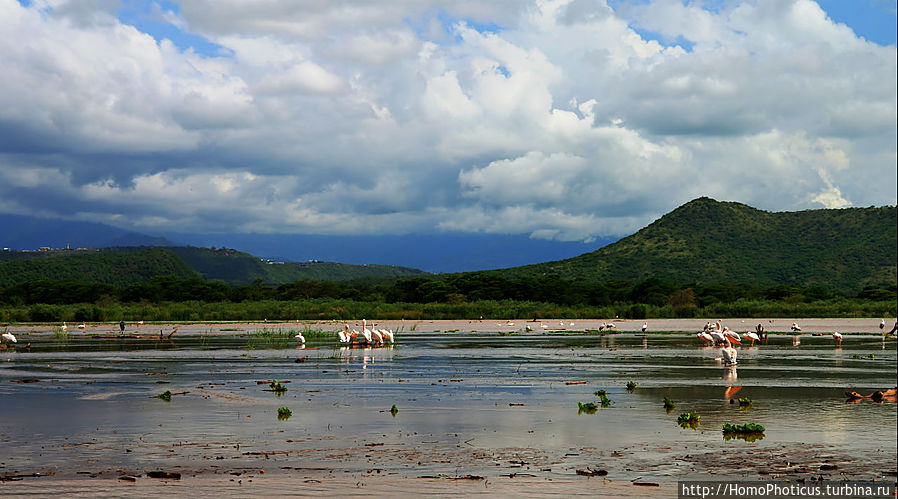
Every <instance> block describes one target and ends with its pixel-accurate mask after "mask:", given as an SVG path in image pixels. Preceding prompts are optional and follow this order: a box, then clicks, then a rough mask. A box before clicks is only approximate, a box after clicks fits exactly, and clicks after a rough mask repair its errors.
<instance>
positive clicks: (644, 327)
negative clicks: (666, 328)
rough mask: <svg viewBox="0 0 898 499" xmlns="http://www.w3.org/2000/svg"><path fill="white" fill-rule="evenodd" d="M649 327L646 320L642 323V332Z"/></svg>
mask: <svg viewBox="0 0 898 499" xmlns="http://www.w3.org/2000/svg"><path fill="white" fill-rule="evenodd" d="M648 328H649V324H648V323H647V322H643V323H642V332H643V333H644V332H645V330H646V329H648Z"/></svg>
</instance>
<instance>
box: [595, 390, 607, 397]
mask: <svg viewBox="0 0 898 499" xmlns="http://www.w3.org/2000/svg"><path fill="white" fill-rule="evenodd" d="M607 394H608V392H607V391H605V390H596V391H594V392H593V395H595V396H596V397H604V396H605V395H607Z"/></svg>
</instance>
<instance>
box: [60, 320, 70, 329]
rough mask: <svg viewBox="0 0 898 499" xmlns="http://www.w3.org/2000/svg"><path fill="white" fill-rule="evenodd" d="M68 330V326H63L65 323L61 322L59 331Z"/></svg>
mask: <svg viewBox="0 0 898 499" xmlns="http://www.w3.org/2000/svg"><path fill="white" fill-rule="evenodd" d="M68 328H69V326H67V325H66V324H65V321H62V325H61V326H59V329H62V330H63V331H65V330H66V329H68Z"/></svg>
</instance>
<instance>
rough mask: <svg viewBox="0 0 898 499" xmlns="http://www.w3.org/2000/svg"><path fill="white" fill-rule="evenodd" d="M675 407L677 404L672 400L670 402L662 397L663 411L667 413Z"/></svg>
mask: <svg viewBox="0 0 898 499" xmlns="http://www.w3.org/2000/svg"><path fill="white" fill-rule="evenodd" d="M676 406H677V404H676V403H675V402H674V401H673V400H671V399H669V398H667V397H664V408H665V409H667V410H668V411H669V410H671V409H673V408H674V407H676Z"/></svg>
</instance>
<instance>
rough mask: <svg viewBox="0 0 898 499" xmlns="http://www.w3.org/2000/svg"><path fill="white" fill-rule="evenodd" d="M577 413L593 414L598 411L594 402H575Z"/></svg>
mask: <svg viewBox="0 0 898 499" xmlns="http://www.w3.org/2000/svg"><path fill="white" fill-rule="evenodd" d="M577 407H578V409H579V410H578V411H577V412H578V413H583V412H585V413H587V414H595V412H596V411H597V410H598V409H599V407H598V406H597V405H596V403H595V402H586V403H583V402H577Z"/></svg>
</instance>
